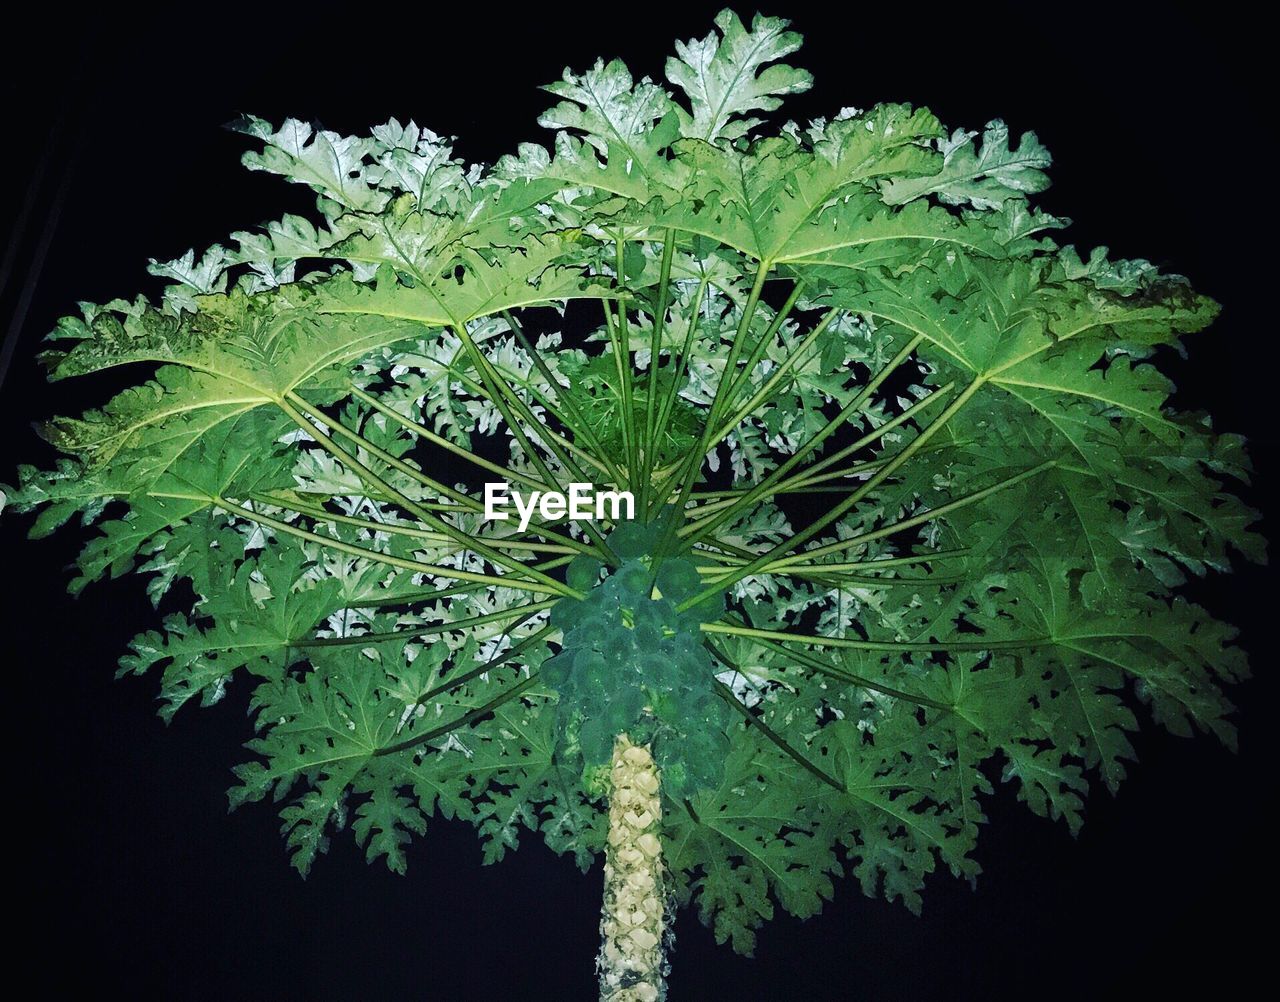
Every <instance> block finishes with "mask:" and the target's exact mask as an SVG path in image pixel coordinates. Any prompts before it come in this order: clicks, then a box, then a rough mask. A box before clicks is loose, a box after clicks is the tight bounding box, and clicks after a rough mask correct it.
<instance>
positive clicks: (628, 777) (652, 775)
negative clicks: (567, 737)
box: [596, 734, 666, 1002]
mask: <svg viewBox="0 0 1280 1002" xmlns="http://www.w3.org/2000/svg"><path fill="white" fill-rule="evenodd" d="M609 783H610V790H609V844H608V846H607V847H606V849H605V863H604V903H603V906H602V908H601V916H600V935H601V940H602V942H601V944H600V956H599V958H598V960H597V962H596V966H597V969H598V971H599V974H600V999H601V1002H657V1000H659V999H663V998H665V997H666V984H665V974H666V962H665V958H664V950H663V934H664V932H665V931H666V892H665V887H664V884H665V880H664V867H663V862H662V840H661V828H662V799H661V797H660V796H659V776H658V766H657V764H656V763H655V762H654V760H653V755H652V754H651V753H650V751H649V748H648V747H647V746H646V745H637V744H632V743H631V740H630V739H629V738H628V737H627V736H626V735H625V734H621V735H619V736H618V739H617V741H615V742H614V746H613V759H612V763H611V766H610V771H609Z"/></svg>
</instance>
